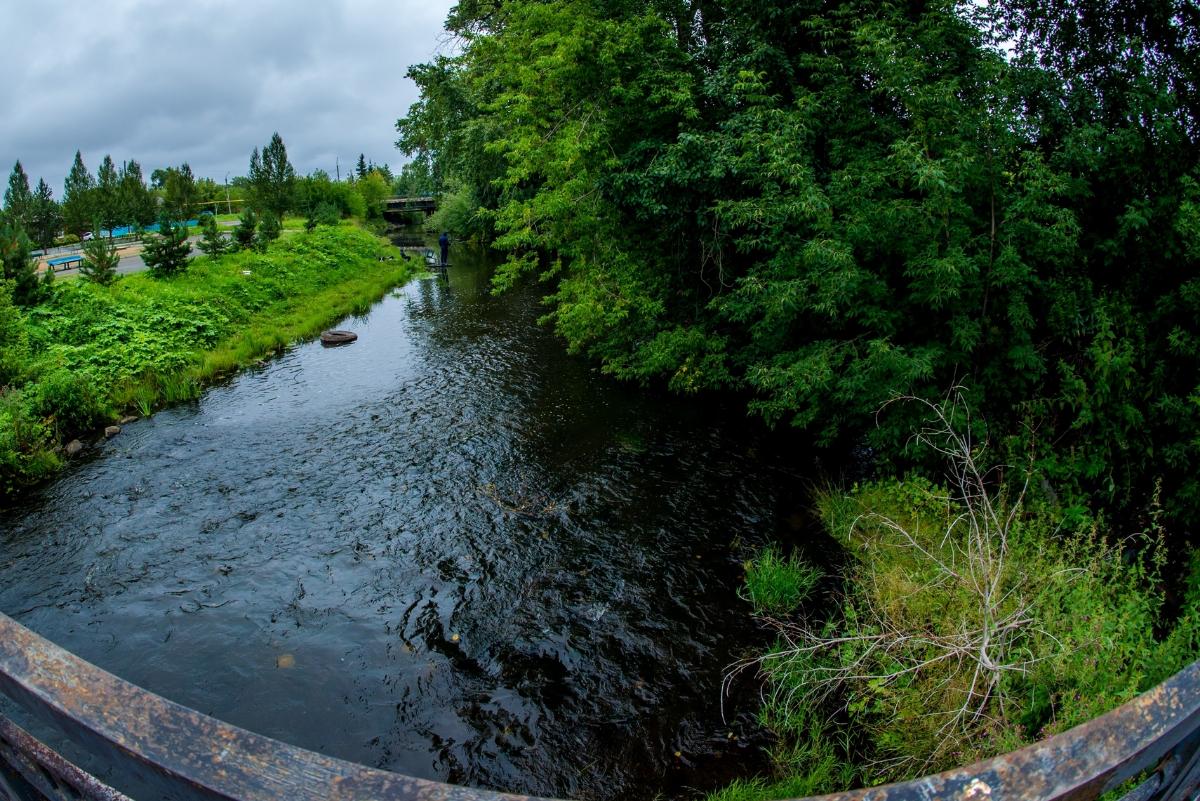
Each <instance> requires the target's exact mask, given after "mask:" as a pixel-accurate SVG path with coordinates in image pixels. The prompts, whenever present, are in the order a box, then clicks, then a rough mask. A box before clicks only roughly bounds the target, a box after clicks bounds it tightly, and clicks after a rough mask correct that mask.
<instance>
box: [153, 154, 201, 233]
mask: <svg viewBox="0 0 1200 801" xmlns="http://www.w3.org/2000/svg"><path fill="white" fill-rule="evenodd" d="M154 172H155V175H156V176H157V178H158V183H159V185H160V187H161V192H162V199H163V211H164V212H165V213H166V214H167V216H169V217H171V218H173V219H177V220H189V219H191V217H192V213H193V212H194V211H195V203H196V194H197V193H196V176H195V175H194V174H193V173H192V168H191V166H189V165H188V163H187V162H184V163H183V164H181V165H179V166H178V167H167V168H166V169H164V170H155V171H154Z"/></svg>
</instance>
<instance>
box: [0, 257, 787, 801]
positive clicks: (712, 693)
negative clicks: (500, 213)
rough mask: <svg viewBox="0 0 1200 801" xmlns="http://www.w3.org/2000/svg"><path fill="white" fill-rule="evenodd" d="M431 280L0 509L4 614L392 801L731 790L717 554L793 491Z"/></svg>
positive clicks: (473, 296)
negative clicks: (423, 794) (402, 794)
mask: <svg viewBox="0 0 1200 801" xmlns="http://www.w3.org/2000/svg"><path fill="white" fill-rule="evenodd" d="M452 261H453V264H454V266H453V267H452V268H451V270H450V273H449V276H448V279H447V278H427V279H422V280H418V281H414V282H413V283H411V284H410V285H408V286H406V287H403V288H401V289H398V290H396V291H394V292H393V293H392V295H390V296H389V297H386V298H385V299H384V300H383V301H382V302H380V303H379V304H378V305H377V306H376V307H375V308H374V309H372V311H371V312H370V314H369V315H367V316H365V317H362V318H351V319H348V320H346V321H343V322H342V323H340V324H339V325H338V327H340V328H349V329H351V330H354V331H356V332H357V333H358V334H359V339H358V341H357V342H356V343H354V344H352V345H349V346H346V347H341V348H322V347H321V346H320V344H319V343H317V342H312V343H308V344H301V345H297V346H295V347H293V348H291V349H290V350H289V351H287V353H285V354H284V355H282V356H280V357H279V358H278V359H275V360H274V361H272V362H270V363H269V365H267V366H266V367H263V368H259V369H254V370H250V371H247V372H244V373H241V374H239V375H238V376H237V377H236V378H235V379H233V380H231V381H230V382H229V383H227V384H225V385H223V386H219V387H217V388H214V389H212V390H211V391H209V392H207V393H206V394H205V395H204V397H203V398H202V399H201V400H200V401H198V402H196V403H193V404H189V405H185V406H180V407H176V408H173V409H169V410H166V411H163V412H160V413H159V414H157V415H155V416H154V417H152V418H150V419H147V420H143V421H140V422H137V423H134V424H132V425H130V426H127V427H126V429H125V431H124V433H122V434H121V435H120V436H118V437H117V438H115V439H113V440H111V441H109V442H106V443H101V444H98V445H97V447H96V452H95V453H94V454H93V455H92V456H91V457H90V458H88V459H86V460H84V461H83V462H82V463H81V464H80V465H78V466H77V467H76V468H74V469H73V470H72V471H71V472H70V473H69V474H67V475H66V476H65V477H63V478H62V479H61V480H59V481H57V482H56V483H54V484H53V485H51V486H49V487H48V488H46V489H45V490H43V491H42V492H40V493H38V494H36V495H35V496H34V497H32V498H31V499H30V500H29V501H28V503H26V504H25V505H24V506H23V507H21V508H19V509H17V510H14V511H12V512H10V513H7V514H6V516H5V517H4V518H3V519H0V524H2V526H3V527H2V529H0V531H2V533H0V610H3V611H5V612H7V613H8V614H11V615H13V616H15V617H16V618H17V619H18V620H20V621H21V622H22V623H24V624H25V625H27V626H30V627H31V628H33V629H34V630H36V631H38V632H39V633H41V634H43V635H45V636H47V637H49V638H50V639H51V640H54V641H55V642H58V643H59V644H61V645H63V646H65V647H67V648H69V649H70V650H72V651H74V652H76V653H78V654H79V655H81V656H82V657H84V658H85V659H88V660H90V661H93V662H95V663H97V664H99V665H100V666H102V667H104V668H106V669H108V670H110V671H112V672H114V673H116V674H117V675H119V676H121V677H123V678H126V679H128V680H130V681H133V682H135V683H137V684H139V685H141V686H144V687H146V688H148V689H151V690H153V691H155V692H158V693H161V694H163V695H165V696H167V697H168V698H171V699H172V700H176V701H179V702H180V703H183V704H185V705H188V706H191V707H194V708H196V709H199V710H201V711H203V712H205V713H208V714H211V715H214V716H216V717H218V718H221V719H223V720H226V721H229V722H232V723H235V724H237V725H240V726H244V727H246V728H249V729H251V730H254V731H257V732H261V733H263V734H267V735H270V736H273V737H277V738H279V739H282V740H285V741H287V742H291V743H295V744H297V745H300V746H304V747H306V748H312V749H315V750H318V751H322V752H324V753H328V754H331V755H334V756H338V757H342V758H346V759H351V760H355V761H359V762H364V763H367V764H371V765H375V766H379V767H384V768H388V769H392V770H397V771H401V772H404V773H409V774H412V775H415V776H420V777H426V778H433V779H441V780H449V781H453V782H457V783H464V784H473V785H478V786H485V787H492V788H497V789H507V790H512V791H518V792H525V793H536V794H542V795H556V796H559V797H566V796H570V797H578V798H629V797H634V796H637V797H642V798H651V797H653V796H654V795H655V794H656V793H659V792H665V793H667V794H687V792H688V790H687V788H695V787H704V786H711V785H712V784H714V783H719V782H721V781H723V780H725V779H727V778H729V777H730V776H731V775H735V774H741V775H746V774H749V773H752V772H754V771H755V770H757V769H759V768H760V767H761V765H762V763H761V758H760V757H759V756H758V749H757V747H754V746H750V745H747V744H746V738H745V735H746V734H747V730H748V726H747V725H746V724H745V723H744V719H743V722H738V721H732V722H722V720H721V714H720V695H719V693H720V681H721V675H722V671H723V669H724V668H725V667H726V666H727V665H729V663H730V662H732V661H733V660H734V659H736V658H737V657H738V656H739V655H740V654H741V653H742V652H743V649H745V648H746V647H747V645H748V644H750V643H755V642H757V638H759V637H760V636H761V635H760V634H758V633H756V632H755V631H754V629H753V626H751V625H750V624H749V623H748V622H747V618H746V609H745V606H744V604H743V603H742V602H741V601H740V600H738V599H737V597H736V588H737V583H738V579H739V573H740V569H739V566H738V560H739V559H740V558H741V556H742V555H744V551H743V550H739V549H738V548H737V547H734V546H735V544H736V543H737V542H745V541H750V542H753V541H760V540H761V539H762V538H763V537H765V536H769V535H770V534H771V533H772V531H773V529H774V528H775V526H776V524H777V522H776V521H777V520H780V519H782V518H783V517H784V516H786V515H787V514H788V513H790V512H791V511H793V509H794V508H795V507H794V501H795V500H796V499H793V498H790V497H788V494H787V492H788V490H786V489H785V488H786V487H793V486H795V484H796V480H795V478H794V477H790V476H788V475H786V474H785V472H784V471H782V470H781V469H780V468H779V467H778V466H777V465H776V464H775V459H774V457H768V456H765V455H763V454H765V453H766V452H768V451H770V450H771V448H770V444H769V443H767V442H763V441H760V439H761V437H760V435H759V434H758V433H756V432H755V429H754V428H753V427H752V426H743V425H731V424H729V423H728V422H726V423H718V422H717V421H718V420H721V419H725V420H728V419H730V415H728V414H725V415H717V414H706V413H704V412H702V411H700V410H697V409H696V408H695V405H694V404H691V405H689V404H685V403H684V402H682V401H678V400H672V399H664V398H655V397H651V396H649V395H648V394H646V393H643V392H639V391H638V390H636V389H632V388H629V387H623V386H616V385H614V384H612V383H611V382H609V381H607V380H605V379H603V378H601V377H599V376H597V375H596V374H595V373H594V372H593V371H592V370H590V369H589V367H588V365H586V364H584V363H581V362H579V361H575V360H572V359H569V358H567V357H566V356H564V355H563V353H562V351H561V344H560V343H558V342H556V341H555V340H554V339H553V338H552V337H550V336H549V335H548V334H547V333H546V332H544V331H542V330H540V329H538V328H537V327H536V325H535V322H534V321H535V320H536V318H537V315H538V313H539V308H538V304H537V302H536V301H537V293H536V290H531V291H528V292H524V293H515V294H512V295H509V296H506V297H503V298H499V299H497V298H492V297H490V296H489V295H488V293H487V289H488V284H487V276H488V269H487V265H486V264H485V263H484V261H483V259H482V258H481V257H479V256H474V255H472V254H469V253H465V252H462V253H459V252H456V253H455V254H454V257H453V259H452ZM742 706H743V708H745V709H749V708H750V707H752V704H749V703H746V704H743V705H742ZM735 735H742V736H741V738H740V739H734V736H735ZM676 752H678V754H679V755H678V756H676Z"/></svg>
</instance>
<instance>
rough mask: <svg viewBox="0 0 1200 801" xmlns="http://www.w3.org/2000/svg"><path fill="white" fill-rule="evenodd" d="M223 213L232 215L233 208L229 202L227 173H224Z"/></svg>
mask: <svg viewBox="0 0 1200 801" xmlns="http://www.w3.org/2000/svg"><path fill="white" fill-rule="evenodd" d="M225 213H226V214H233V206H232V205H231V204H230V202H229V173H225Z"/></svg>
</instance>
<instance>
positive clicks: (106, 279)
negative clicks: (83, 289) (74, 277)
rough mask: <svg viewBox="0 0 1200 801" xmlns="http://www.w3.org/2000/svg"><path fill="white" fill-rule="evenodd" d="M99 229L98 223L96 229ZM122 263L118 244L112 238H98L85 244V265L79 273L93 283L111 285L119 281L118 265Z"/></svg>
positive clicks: (80, 268) (82, 265)
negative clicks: (118, 252) (118, 253)
mask: <svg viewBox="0 0 1200 801" xmlns="http://www.w3.org/2000/svg"><path fill="white" fill-rule="evenodd" d="M99 227H100V225H99V223H97V224H96V228H99ZM120 262H121V257H120V256H118V255H117V244H116V242H114V241H113V240H112V237H107V236H97V237H94V238H92V239H90V240H88V241H87V242H84V243H83V264H81V265H80V267H79V273H80V274H81V275H82V276H83V277H84V278H86V279H87V280H89V281H91V282H93V283H96V284H111V283H112V282H113V281H115V280H117V265H118V264H119V263H120Z"/></svg>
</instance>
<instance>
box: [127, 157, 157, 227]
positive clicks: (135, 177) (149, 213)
mask: <svg viewBox="0 0 1200 801" xmlns="http://www.w3.org/2000/svg"><path fill="white" fill-rule="evenodd" d="M120 194H121V208H122V210H123V211H122V217H123V218H124V222H126V223H130V224H132V225H136V226H138V227H139V228H145V227H146V226H147V225H150V224H151V223H153V222H154V217H155V202H154V196H153V195H152V194H150V190H149V189H148V188H147V187H146V179H145V178H143V177H142V165H140V164H138V163H137V162H136V161H132V160H131V161H129V162H127V163H126V164H125V165H124V166H123V167H122V169H121V189H120Z"/></svg>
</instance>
